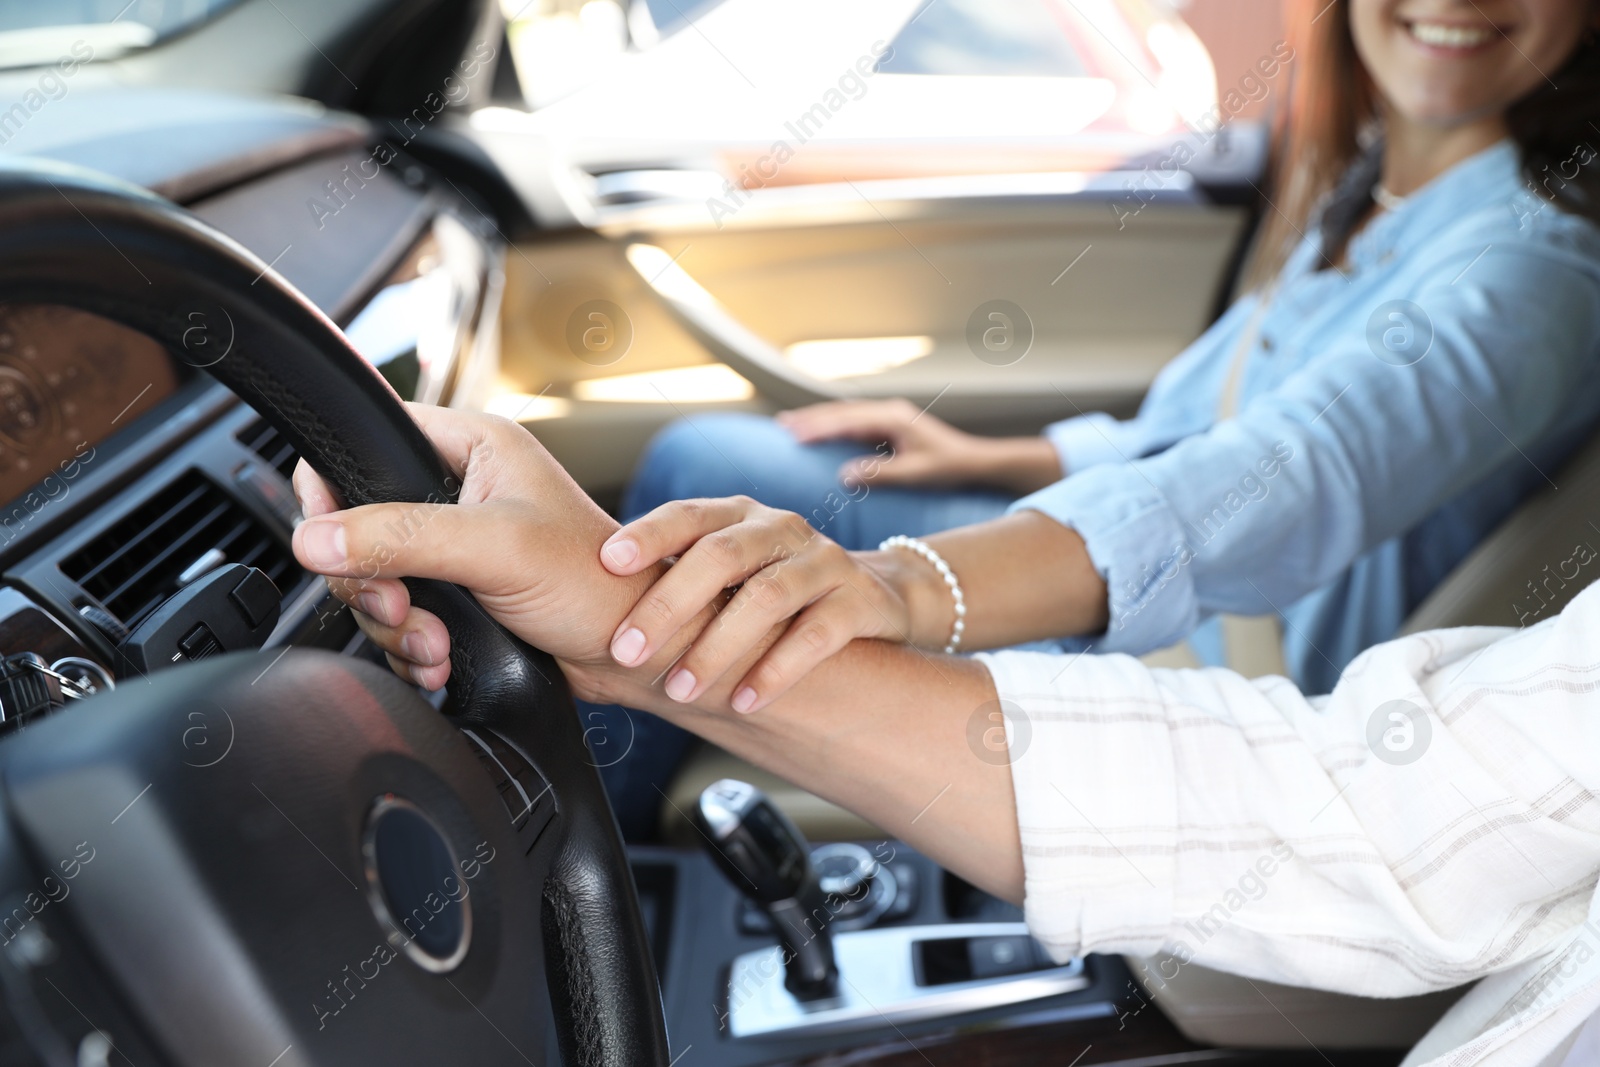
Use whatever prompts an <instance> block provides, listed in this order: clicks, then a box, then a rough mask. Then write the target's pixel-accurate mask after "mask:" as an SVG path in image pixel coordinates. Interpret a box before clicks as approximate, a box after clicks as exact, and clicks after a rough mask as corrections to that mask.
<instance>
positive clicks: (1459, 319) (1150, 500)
mask: <svg viewBox="0 0 1600 1067" xmlns="http://www.w3.org/2000/svg"><path fill="white" fill-rule="evenodd" d="M1473 251H1474V252H1476V251H1477V250H1476V249H1474V250H1473ZM1477 255H1478V260H1477V261H1476V262H1473V263H1472V264H1471V269H1470V271H1468V272H1462V271H1461V269H1460V268H1461V267H1463V266H1465V265H1467V264H1466V261H1467V260H1468V259H1470V258H1471V255H1470V254H1464V255H1463V258H1462V262H1461V263H1455V262H1453V261H1450V260H1446V261H1444V262H1441V263H1440V264H1438V265H1437V269H1435V270H1431V271H1429V272H1427V273H1428V276H1429V277H1430V278H1431V279H1433V280H1432V281H1430V282H1428V283H1425V284H1421V285H1419V286H1418V287H1417V288H1415V289H1414V290H1413V291H1411V292H1408V293H1405V294H1401V298H1403V299H1405V300H1407V301H1408V302H1409V303H1410V306H1411V307H1412V308H1413V309H1420V314H1418V313H1417V312H1416V311H1411V312H1408V314H1409V315H1410V316H1411V318H1413V319H1415V320H1416V321H1415V322H1412V323H1411V324H1410V325H1411V328H1413V329H1416V330H1426V331H1427V333H1428V336H1429V337H1430V338H1431V344H1429V345H1428V346H1427V348H1426V355H1424V356H1423V357H1422V358H1421V359H1420V360H1419V361H1418V362H1415V363H1413V364H1410V365H1406V366H1398V365H1395V363H1393V362H1385V361H1384V360H1383V359H1380V358H1378V356H1377V355H1375V354H1374V350H1373V348H1372V347H1371V346H1370V345H1369V343H1368V341H1367V340H1366V338H1365V337H1364V336H1363V335H1362V333H1361V332H1360V331H1346V332H1344V333H1342V334H1341V335H1340V338H1339V339H1337V340H1335V341H1332V342H1330V343H1331V344H1332V345H1333V346H1335V347H1334V348H1333V349H1332V350H1330V351H1328V352H1326V353H1323V354H1320V355H1319V356H1318V357H1317V358H1316V359H1315V360H1313V361H1311V362H1310V363H1308V365H1307V366H1306V367H1305V368H1303V369H1302V370H1301V371H1299V372H1297V373H1296V374H1294V375H1291V376H1290V377H1289V378H1288V379H1287V380H1286V381H1284V382H1283V383H1282V384H1280V385H1279V386H1278V387H1277V388H1275V389H1273V390H1271V391H1270V392H1267V393H1265V394H1263V395H1260V396H1257V397H1256V398H1255V399H1254V400H1252V401H1251V402H1250V403H1248V404H1247V405H1246V406H1245V408H1244V409H1243V410H1241V412H1240V413H1239V415H1238V416H1237V417H1235V418H1233V419H1230V420H1227V421H1225V422H1222V423H1218V424H1216V425H1214V426H1212V427H1211V428H1210V429H1208V430H1205V431H1204V432H1200V433H1195V434H1193V435H1191V436H1188V437H1186V438H1184V439H1183V440H1181V441H1179V442H1177V443H1176V444H1174V445H1172V447H1170V448H1168V449H1166V450H1165V451H1163V452H1161V453H1160V454H1158V455H1152V456H1149V457H1147V458H1143V459H1137V458H1135V459H1131V461H1128V462H1119V463H1102V464H1099V465H1098V466H1094V467H1091V468H1089V469H1087V470H1083V471H1081V472H1079V473H1076V474H1074V475H1072V476H1070V477H1068V478H1066V479H1064V480H1063V481H1061V482H1058V483H1056V484H1055V485H1053V486H1051V487H1049V488H1047V489H1045V490H1042V491H1040V492H1038V493H1035V494H1033V495H1031V496H1028V497H1025V498H1024V499H1022V500H1021V501H1018V502H1017V504H1015V505H1014V507H1016V508H1032V509H1035V510H1038V511H1041V512H1044V513H1045V514H1047V515H1050V516H1051V517H1053V518H1055V519H1056V520H1057V521H1059V522H1061V523H1063V524H1064V525H1066V526H1069V527H1071V528H1073V529H1075V530H1077V531H1078V532H1079V533H1080V534H1081V535H1082V536H1083V538H1084V541H1085V543H1086V545H1087V547H1088V551H1089V555H1090V557H1091V559H1092V560H1093V562H1094V564H1095V567H1096V568H1097V570H1098V571H1099V573H1100V574H1101V576H1102V577H1103V578H1105V580H1106V583H1107V586H1108V589H1109V598H1110V620H1111V621H1110V625H1109V627H1108V629H1107V631H1106V634H1105V636H1104V638H1102V639H1101V640H1100V641H1099V643H1098V644H1097V646H1096V647H1097V648H1098V649H1099V650H1101V651H1126V652H1134V653H1142V652H1147V651H1150V650H1151V649H1155V648H1161V647H1165V646H1166V645H1169V644H1172V643H1173V642H1175V641H1178V640H1180V639H1182V638H1183V637H1184V636H1186V635H1187V634H1188V633H1190V632H1191V631H1192V630H1193V629H1194V627H1195V626H1196V625H1198V623H1199V622H1200V621H1201V620H1202V619H1203V618H1205V617H1206V616H1208V615H1210V614H1213V613H1216V612H1233V613H1237V614H1245V615H1256V614H1265V613H1267V612H1272V611H1280V612H1281V610H1282V609H1283V608H1284V607H1286V606H1287V605H1289V604H1290V603H1292V602H1294V601H1295V600H1297V599H1299V598H1300V597H1302V596H1304V595H1306V594H1307V593H1310V592H1311V591H1313V590H1315V589H1317V588H1318V587H1320V586H1322V585H1324V584H1325V583H1327V582H1328V581H1331V580H1332V579H1333V578H1335V577H1336V576H1337V575H1338V574H1339V573H1340V572H1342V571H1343V570H1344V569H1345V568H1346V567H1348V566H1349V565H1350V564H1351V563H1352V562H1353V561H1354V560H1355V559H1356V558H1357V557H1358V556H1359V555H1360V554H1361V553H1363V552H1365V551H1366V550H1367V549H1369V548H1371V547H1372V546H1374V545H1376V544H1378V543H1380V542H1382V541H1384V540H1386V539H1388V538H1390V537H1392V536H1395V535H1396V534H1399V533H1401V532H1403V531H1405V530H1407V529H1409V528H1410V527H1411V526H1413V525H1414V524H1416V523H1417V522H1419V521H1420V520H1421V519H1423V518H1425V517H1426V516H1427V515H1428V514H1429V513H1431V512H1432V511H1433V510H1434V509H1436V508H1438V507H1439V506H1440V505H1441V504H1443V503H1444V502H1445V501H1447V500H1449V499H1450V498H1451V497H1452V496H1454V495H1455V494H1456V493H1458V492H1460V491H1461V490H1463V489H1465V488H1466V487H1467V486H1469V485H1470V484H1472V482H1473V481H1474V480H1476V479H1477V478H1478V477H1480V476H1481V475H1482V473H1483V472H1485V471H1488V470H1492V469H1494V467H1496V466H1497V465H1499V464H1501V463H1503V462H1506V461H1508V460H1510V459H1513V458H1515V457H1517V456H1519V455H1521V454H1524V453H1523V450H1524V448H1525V447H1526V446H1528V445H1529V444H1531V443H1532V442H1533V441H1535V440H1536V439H1537V438H1538V437H1539V435H1540V434H1541V433H1542V432H1544V431H1545V430H1546V429H1548V428H1549V427H1550V426H1551V424H1552V423H1553V422H1554V420H1555V419H1556V418H1557V417H1558V416H1559V415H1560V413H1561V412H1562V411H1563V409H1564V407H1565V405H1566V404H1567V403H1568V401H1569V400H1570V398H1571V397H1572V396H1573V395H1574V394H1575V393H1576V392H1577V391H1578V390H1580V389H1583V388H1587V389H1590V390H1593V389H1594V388H1595V381H1594V377H1595V374H1596V371H1595V363H1596V356H1597V353H1600V280H1597V278H1596V276H1595V272H1594V268H1593V266H1592V264H1588V263H1585V262H1584V261H1583V260H1582V259H1581V258H1580V257H1579V256H1578V255H1577V254H1576V253H1573V254H1566V255H1563V254H1558V253H1557V251H1554V250H1551V249H1545V248H1538V247H1529V246H1527V245H1522V246H1517V245H1511V246H1508V247H1500V246H1491V247H1490V248H1489V249H1488V250H1485V251H1481V252H1477ZM1451 278H1455V281H1454V282H1451V281H1448V279H1451ZM1352 284H1354V283H1352ZM1390 297H1391V294H1374V295H1373V296H1372V299H1371V300H1370V301H1367V302H1366V304H1353V306H1356V307H1359V309H1360V315H1361V318H1362V319H1363V321H1366V319H1367V316H1368V314H1369V312H1370V311H1373V310H1375V309H1377V308H1378V307H1379V306H1380V305H1382V304H1384V303H1385V302H1386V301H1387V300H1388V299H1390ZM1367 304H1370V305H1371V307H1370V308H1369V307H1368V306H1367ZM1535 308H1544V309H1550V308H1559V309H1561V313H1560V314H1549V313H1536V312H1534V311H1533V309H1535Z"/></svg>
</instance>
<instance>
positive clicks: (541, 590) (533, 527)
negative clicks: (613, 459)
mask: <svg viewBox="0 0 1600 1067" xmlns="http://www.w3.org/2000/svg"><path fill="white" fill-rule="evenodd" d="M407 406H408V407H409V408H410V411H411V414H412V416H413V417H414V418H415V419H416V420H417V422H418V423H419V424H420V425H421V426H422V429H423V431H424V432H425V433H427V435H428V437H429V438H430V439H431V440H432V441H433V443H434V446H435V447H436V448H437V449H438V450H439V453H440V455H442V456H443V457H444V459H445V462H446V463H447V464H448V465H449V466H450V467H451V468H452V470H453V471H454V472H455V474H456V475H457V477H459V478H460V479H461V492H460V497H459V503H457V504H445V503H422V504H402V503H396V504H372V505H368V506H366V507H359V508H349V509H346V510H339V506H340V505H339V503H338V502H337V501H336V500H335V499H334V496H333V493H332V492H331V491H330V490H329V488H328V486H327V484H326V483H325V482H323V480H322V479H321V478H320V477H319V476H318V475H317V474H316V472H315V471H313V470H312V469H311V468H310V467H309V466H307V465H306V463H305V462H304V461H301V463H300V465H299V466H298V467H297V468H296V469H295V472H294V486H295V493H296V494H297V495H298V496H299V498H300V505H301V509H302V510H303V512H304V513H305V516H306V521H305V522H303V523H301V524H300V526H299V528H298V529H296V530H295V534H294V551H295V556H296V557H297V558H298V559H299V560H300V562H301V563H302V564H303V565H304V566H306V567H307V568H309V569H310V570H313V571H316V572H318V573H320V574H324V575H327V576H328V585H329V587H330V588H331V589H332V590H333V592H334V594H335V595H336V596H338V597H339V598H340V599H341V600H343V601H345V603H347V604H349V605H350V606H351V607H352V608H354V609H355V610H356V621H357V623H358V624H359V625H360V626H361V628H362V630H363V631H365V632H366V634H367V636H368V637H369V638H371V639H372V641H373V643H374V644H376V645H378V647H380V648H382V649H383V650H384V651H385V652H386V653H387V654H388V656H389V664H390V666H391V667H393V668H394V670H395V672H396V673H398V674H400V675H401V676H402V677H405V678H409V679H411V680H413V681H415V682H416V683H417V684H418V685H421V686H423V687H424V688H428V689H437V688H439V687H440V686H442V685H444V683H445V681H446V679H448V678H449V677H450V635H449V634H448V633H447V632H446V631H445V628H444V624H443V623H442V622H440V621H439V619H438V618H437V617H436V616H434V615H433V614H431V613H430V612H427V611H424V610H422V609H421V608H417V607H413V606H412V604H411V598H410V596H409V595H408V594H407V592H406V587H405V586H404V585H403V584H402V583H401V582H400V581H399V579H400V578H401V577H420V578H438V579H442V580H444V581H447V582H455V583H456V584H458V585H463V586H465V587H466V588H468V589H470V590H471V591H472V592H473V593H474V594H475V595H476V596H477V598H478V602H479V603H481V604H482V605H483V607H484V609H485V610H486V611H487V612H488V613H489V615H490V616H491V617H492V618H493V619H494V620H495V621H496V622H498V623H500V624H502V625H503V626H505V627H506V628H507V629H509V630H511V631H512V632H513V633H515V634H516V635H517V636H519V637H521V638H522V639H523V640H525V641H527V642H528V643H529V644H532V645H534V646H535V647H538V648H542V649H544V650H545V651H547V652H549V653H550V654H551V655H553V656H555V657H556V658H557V659H559V660H563V661H570V662H571V663H573V664H575V665H578V666H580V667H582V666H591V667H592V666H596V665H602V664H603V665H606V666H610V665H611V664H612V660H611V656H610V653H609V651H608V646H609V645H610V644H611V637H612V634H613V633H614V632H615V631H616V628H617V623H618V621H619V620H621V619H622V617H623V615H624V614H626V613H627V612H628V610H629V609H630V608H632V607H633V605H634V603H635V602H636V601H637V600H638V599H639V597H640V596H641V595H642V594H643V593H644V591H645V590H646V589H648V588H649V587H650V585H651V583H652V582H653V581H654V579H655V578H656V577H657V570H659V569H663V568H645V569H643V570H640V571H638V572H637V573H634V574H630V575H628V576H626V577H619V576H618V575H615V574H612V573H610V572H608V571H607V570H606V569H605V568H604V567H602V566H601V565H600V554H599V548H600V545H601V543H602V542H603V541H605V539H606V538H607V537H609V536H610V535H611V533H612V532H613V531H615V530H616V528H617V523H616V521H615V520H613V519H612V518H611V517H610V516H608V515H607V514H606V513H605V512H603V511H601V510H600V508H599V506H598V505H596V504H595V503H594V501H592V500H590V499H589V497H588V496H587V495H586V494H585V493H584V492H583V490H582V489H580V488H579V487H578V485H577V483H575V482H574V481H573V480H572V478H571V477H570V476H568V474H567V472H566V471H565V470H563V469H562V468H561V466H560V464H558V463H557V462H556V461H555V460H554V459H553V458H552V457H551V456H550V453H549V452H547V451H545V449H544V446H543V445H541V444H539V442H538V441H537V440H535V439H534V437H533V435H532V434H530V433H528V431H526V430H524V429H523V428H522V427H521V426H518V425H517V424H516V423H514V422H511V421H510V420H508V419H502V418H497V417H495V416H491V415H479V414H470V413H467V412H461V411H452V410H448V409H445V408H437V407H428V406H424V405H420V404H410V405H407Z"/></svg>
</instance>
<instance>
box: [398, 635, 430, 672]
mask: <svg viewBox="0 0 1600 1067" xmlns="http://www.w3.org/2000/svg"><path fill="white" fill-rule="evenodd" d="M400 651H402V652H404V653H405V654H406V659H408V660H410V661H411V662H412V663H421V664H423V665H424V666H427V667H432V666H433V665H434V664H435V663H436V662H437V661H436V660H435V659H434V658H433V649H432V648H431V647H429V645H428V638H427V636H426V635H425V634H422V633H420V632H417V631H415V630H414V631H412V632H411V633H408V634H406V635H405V636H404V637H402V638H401V639H400Z"/></svg>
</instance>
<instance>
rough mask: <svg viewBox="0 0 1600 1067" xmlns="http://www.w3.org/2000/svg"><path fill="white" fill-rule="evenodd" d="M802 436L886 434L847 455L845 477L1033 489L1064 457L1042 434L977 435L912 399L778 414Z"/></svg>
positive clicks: (809, 439)
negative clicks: (870, 447)
mask: <svg viewBox="0 0 1600 1067" xmlns="http://www.w3.org/2000/svg"><path fill="white" fill-rule="evenodd" d="M778 422H779V423H781V424H782V425H783V426H784V427H785V428H787V429H788V430H789V432H791V433H793V434H794V436H795V439H796V440H797V441H800V442H801V443H802V444H812V443H815V442H818V441H834V440H839V439H841V438H842V439H846V440H852V441H863V442H867V443H869V444H870V443H877V442H888V444H889V446H890V448H891V449H892V450H893V451H892V452H891V454H890V455H889V456H888V457H887V458H886V457H884V456H882V455H878V454H873V455H867V456H861V457H858V458H856V459H853V460H851V461H849V462H848V463H846V464H845V465H844V466H843V467H841V468H840V470H839V476H840V478H841V479H845V480H854V481H856V482H864V483H867V484H877V485H992V486H998V487H1000V488H1003V489H1009V490H1012V491H1013V492H1017V493H1030V492H1032V491H1033V490H1035V489H1042V488H1044V487H1045V486H1047V485H1050V484H1051V483H1053V482H1057V481H1059V480H1060V479H1061V461H1060V459H1059V458H1058V457H1057V455H1056V450H1055V447H1054V446H1053V445H1051V444H1050V442H1049V441H1047V440H1045V439H1044V438H1043V437H979V436H978V435H976V434H970V433H966V432H964V431H962V430H958V429H956V428H955V427H954V426H951V425H950V424H949V423H947V422H945V421H943V420H942V419H939V418H936V417H935V416H933V415H930V414H928V413H927V411H925V410H921V409H919V408H918V407H917V406H916V405H915V404H913V403H911V401H909V400H838V401H833V402H831V403H826V404H813V405H811V406H810V407H804V408H800V409H798V410H796V411H785V412H782V413H780V414H779V415H778Z"/></svg>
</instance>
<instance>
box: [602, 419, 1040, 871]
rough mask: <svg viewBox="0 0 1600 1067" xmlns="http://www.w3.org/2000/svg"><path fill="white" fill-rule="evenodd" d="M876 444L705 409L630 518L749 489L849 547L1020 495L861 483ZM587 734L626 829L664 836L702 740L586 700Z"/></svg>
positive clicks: (663, 445)
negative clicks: (807, 438) (676, 787)
mask: <svg viewBox="0 0 1600 1067" xmlns="http://www.w3.org/2000/svg"><path fill="white" fill-rule="evenodd" d="M869 451H870V449H867V448H865V447H863V446H861V445H859V444H856V443H854V442H848V441H840V442H829V443H826V444H818V445H801V444H798V443H796V441H795V439H794V438H793V437H792V436H790V434H789V431H787V430H785V429H784V428H783V427H781V426H779V425H778V424H777V423H776V422H774V421H773V420H771V419H769V418H765V417H763V416H759V415H732V414H728V415H697V416H695V417H693V418H691V419H685V420H681V421H679V422H675V423H673V424H672V425H671V426H668V427H667V428H666V429H664V430H662V431H661V432H660V433H659V434H657V435H656V437H655V439H654V440H653V441H651V442H650V445H649V447H648V448H646V450H645V454H644V458H643V459H641V460H640V462H639V468H638V470H636V471H635V472H634V477H633V481H632V483H630V484H629V486H628V491H627V493H626V495H625V496H624V497H623V501H622V520H623V521H624V522H627V521H630V520H632V519H636V518H638V517H639V516H640V515H643V514H645V513H646V512H648V511H650V510H651V509H653V508H656V507H658V506H660V505H662V504H665V503H667V502H668V501H671V500H687V499H692V498H694V497H722V496H738V495H741V494H743V495H745V496H749V497H752V498H753V499H756V500H759V501H761V502H762V503H763V504H766V505H768V506H769V507H775V508H781V509H783V510H785V511H793V512H796V513H798V514H800V515H803V516H805V517H806V518H807V519H808V520H809V521H810V522H811V524H812V525H813V526H815V527H816V528H817V529H818V530H820V531H821V532H822V533H824V534H826V535H827V536H828V537H829V538H831V539H833V540H834V541H836V542H838V543H839V544H840V545H842V546H844V547H845V548H848V549H865V548H876V547H877V546H878V544H879V543H880V542H881V541H883V539H884V538H886V537H892V536H893V535H895V534H909V535H910V536H912V537H921V536H923V535H926V534H931V533H938V532H939V531H941V530H948V529H952V528H954V527H957V526H967V525H971V524H972V523H976V522H985V521H987V520H989V519H993V518H998V517H999V516H1000V515H1002V514H1004V513H1005V510H1006V507H1007V505H1009V504H1010V503H1011V497H1009V496H1006V495H1005V494H1002V493H995V492H983V491H959V490H927V489H904V488H898V487H889V486H884V487H866V488H865V489H864V488H863V487H859V486H858V487H856V488H855V489H854V490H846V488H845V487H844V486H843V485H842V484H841V483H840V481H839V477H838V470H839V467H840V466H841V465H842V464H843V463H844V462H845V461H846V460H849V459H852V458H854V457H856V456H859V455H863V454H866V453H867V452H869ZM579 713H580V714H581V715H582V717H583V722H584V727H585V736H586V738H587V739H588V740H589V744H590V750H591V752H592V753H593V755H594V759H595V764H596V765H597V766H598V767H599V768H600V775H601V777H602V778H603V779H604V780H605V784H606V790H607V792H608V794H609V795H610V797H611V806H612V808H613V809H614V810H615V811H616V813H617V821H618V822H619V823H620V824H621V826H622V831H623V835H624V836H625V837H627V838H628V839H629V840H635V841H637V840H645V839H648V838H649V837H651V836H652V835H653V834H654V832H655V825H656V812H657V809H658V808H659V807H660V804H661V798H662V796H663V794H664V791H665V790H666V787H667V783H668V782H669V781H671V779H672V776H673V774H674V772H676V770H677V768H678V765H679V763H681V762H682V760H683V756H684V754H685V753H686V752H687V751H688V749H689V746H690V745H691V743H692V742H693V740H694V738H693V736H692V735H691V734H689V733H687V732H686V731H684V730H680V729H679V728H677V727H676V726H673V725H671V724H670V723H667V722H665V721H663V720H661V719H657V718H656V717H655V716H653V715H648V714H645V713H643V712H638V711H630V710H628V709H626V708H620V707H615V706H612V707H600V706H598V705H594V704H583V703H581V702H580V704H579Z"/></svg>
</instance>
